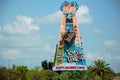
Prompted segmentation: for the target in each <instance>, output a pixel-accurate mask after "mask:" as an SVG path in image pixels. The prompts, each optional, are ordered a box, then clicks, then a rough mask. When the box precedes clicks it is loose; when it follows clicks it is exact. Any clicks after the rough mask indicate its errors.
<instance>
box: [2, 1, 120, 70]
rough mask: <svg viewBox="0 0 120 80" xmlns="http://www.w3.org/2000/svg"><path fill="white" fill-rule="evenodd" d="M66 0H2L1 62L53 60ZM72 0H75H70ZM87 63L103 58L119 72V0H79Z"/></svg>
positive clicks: (31, 65)
mask: <svg viewBox="0 0 120 80" xmlns="http://www.w3.org/2000/svg"><path fill="white" fill-rule="evenodd" d="M63 1H64V0H0V66H6V67H12V65H13V64H15V65H26V66H28V67H29V68H33V67H34V66H40V65H41V61H43V60H47V61H53V57H54V54H55V48H56V44H57V43H58V41H59V39H58V38H59V29H60V21H61V18H62V17H61V16H62V12H61V11H60V6H61V3H62V2H63ZM69 1H72V0H69ZM76 1H77V2H78V4H79V9H78V11H77V12H76V16H77V20H78V25H79V31H80V35H81V37H82V39H83V42H84V44H83V46H84V53H85V57H86V61H87V66H89V65H91V64H93V62H94V61H95V60H97V59H104V60H105V61H106V62H107V63H109V64H110V67H111V68H112V69H113V70H114V71H115V72H120V37H119V35H120V15H119V14H120V9H119V8H120V1H119V0H76Z"/></svg>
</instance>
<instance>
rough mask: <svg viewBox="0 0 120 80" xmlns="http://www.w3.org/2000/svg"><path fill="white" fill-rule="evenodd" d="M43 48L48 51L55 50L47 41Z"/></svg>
mask: <svg viewBox="0 0 120 80" xmlns="http://www.w3.org/2000/svg"><path fill="white" fill-rule="evenodd" d="M41 50H43V51H47V52H52V53H53V52H54V48H51V47H50V44H49V43H46V44H45V45H44V46H43V47H42V48H41Z"/></svg>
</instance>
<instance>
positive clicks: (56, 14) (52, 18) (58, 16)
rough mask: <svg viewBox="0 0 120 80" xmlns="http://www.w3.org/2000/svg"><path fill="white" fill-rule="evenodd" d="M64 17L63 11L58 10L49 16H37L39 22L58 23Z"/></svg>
mask: <svg viewBox="0 0 120 80" xmlns="http://www.w3.org/2000/svg"><path fill="white" fill-rule="evenodd" d="M61 18H62V12H61V11H56V12H54V13H53V14H49V15H47V16H44V17H43V18H39V19H38V18H37V19H36V20H37V21H38V22H39V23H58V22H60V21H61Z"/></svg>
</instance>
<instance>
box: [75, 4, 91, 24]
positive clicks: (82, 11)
mask: <svg viewBox="0 0 120 80" xmlns="http://www.w3.org/2000/svg"><path fill="white" fill-rule="evenodd" d="M76 15H77V19H78V23H79V24H88V23H91V22H92V17H91V15H90V13H89V8H88V7H87V6H85V5H81V6H80V7H79V9H78V11H77V13H76Z"/></svg>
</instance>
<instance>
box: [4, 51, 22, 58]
mask: <svg viewBox="0 0 120 80" xmlns="http://www.w3.org/2000/svg"><path fill="white" fill-rule="evenodd" d="M21 54H22V51H21V50H19V49H9V50H6V51H4V52H3V53H2V58H3V59H5V60H8V59H12V60H14V59H16V58H18V57H19V56H20V55H21Z"/></svg>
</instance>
